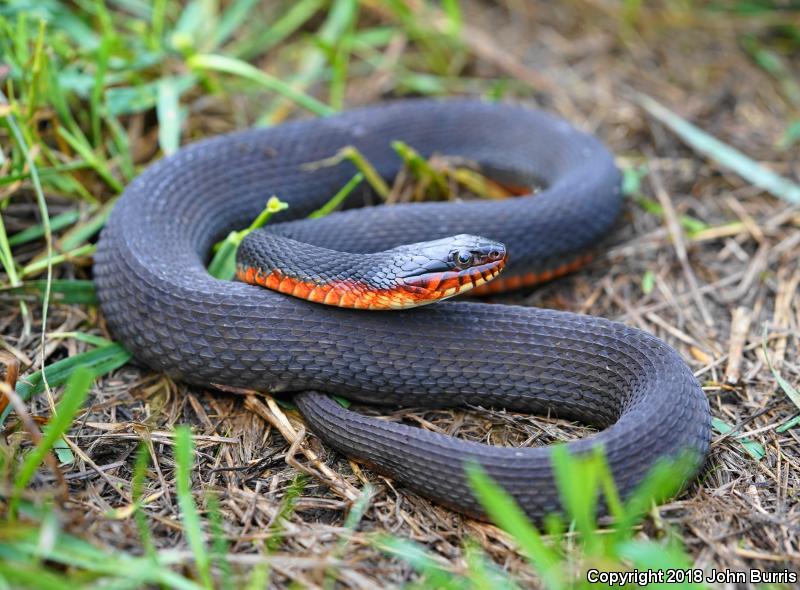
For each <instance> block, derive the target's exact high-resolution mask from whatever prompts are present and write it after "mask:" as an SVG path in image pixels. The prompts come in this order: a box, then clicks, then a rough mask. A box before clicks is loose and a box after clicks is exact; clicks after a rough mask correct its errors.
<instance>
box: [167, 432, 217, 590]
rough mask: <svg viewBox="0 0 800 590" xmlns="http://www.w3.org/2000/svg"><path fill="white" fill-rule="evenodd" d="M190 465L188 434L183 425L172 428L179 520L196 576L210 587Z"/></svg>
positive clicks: (211, 585)
mask: <svg viewBox="0 0 800 590" xmlns="http://www.w3.org/2000/svg"><path fill="white" fill-rule="evenodd" d="M193 463H194V444H193V442H192V433H191V432H190V430H189V428H188V427H187V426H179V427H178V428H176V429H175V466H176V470H175V486H176V488H177V494H178V506H180V509H181V520H183V528H184V531H185V533H186V538H187V540H188V542H189V547H190V548H191V550H192V554H193V555H194V561H195V565H196V566H197V573H198V575H199V576H200V581H201V582H202V584H203V586H204V587H205V588H212V587H213V584H212V580H211V560H210V559H209V553H208V547H207V546H206V542H205V539H204V535H203V529H202V527H201V525H200V514H199V513H198V512H197V506H195V503H194V498H193V497H192V483H191V473H192V465H193Z"/></svg>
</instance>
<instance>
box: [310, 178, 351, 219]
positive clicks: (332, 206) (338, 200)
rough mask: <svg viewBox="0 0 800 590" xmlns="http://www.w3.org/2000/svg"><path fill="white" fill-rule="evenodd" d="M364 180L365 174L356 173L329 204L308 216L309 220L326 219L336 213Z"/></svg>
mask: <svg viewBox="0 0 800 590" xmlns="http://www.w3.org/2000/svg"><path fill="white" fill-rule="evenodd" d="M362 180H364V174H362V173H361V172H358V173H356V175H355V176H353V178H351V179H350V180H348V181H347V184H345V185H344V186H343V187H342V188H341V189H339V192H337V193H336V194H335V195H333V197H331V199H330V200H329V201H328V202H327V203H325V204H324V205H323V206H322V207H320V208H319V209H317V210H316V211H313V212H312V213H311V214H310V215H309V216H308V218H309V219H318V218H320V217H325V216H326V215H329V214H331V213H333V212H334V211H336V209H338V207H339V206H340V205H341V204H342V203H343V202H344V200H345V199H346V198H347V197H348V196H349V195H350V193H352V192H353V190H355V188H356V187H357V186H358V185H359V184H361V181H362Z"/></svg>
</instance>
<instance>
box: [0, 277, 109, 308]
mask: <svg viewBox="0 0 800 590" xmlns="http://www.w3.org/2000/svg"><path fill="white" fill-rule="evenodd" d="M46 293H47V281H46V280H38V281H25V282H24V283H22V284H21V285H17V286H15V287H3V288H0V295H3V294H5V295H9V296H12V297H24V296H28V297H35V298H36V299H38V300H39V301H44V298H45V295H46ZM50 296H51V297H50V302H51V303H63V304H72V303H77V304H82V305H97V293H96V292H95V289H94V281H89V280H77V279H76V280H71V279H56V280H54V281H52V283H51V285H50Z"/></svg>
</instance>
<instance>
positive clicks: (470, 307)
mask: <svg viewBox="0 0 800 590" xmlns="http://www.w3.org/2000/svg"><path fill="white" fill-rule="evenodd" d="M395 141H402V142H405V143H406V144H407V145H408V146H411V147H412V148H413V149H415V150H416V151H417V152H418V153H419V154H420V155H421V156H423V157H426V158H428V157H431V156H433V155H437V154H439V155H447V156H448V157H453V158H458V159H463V160H464V161H469V162H472V163H474V164H475V165H476V166H477V167H478V168H479V170H480V171H481V173H482V174H485V175H486V177H487V178H490V179H492V180H494V181H496V182H498V183H500V184H506V185H508V186H518V187H519V186H522V187H526V188H527V191H526V192H527V194H525V195H520V196H516V197H513V198H507V199H500V200H494V199H468V200H461V201H454V202H448V201H442V202H409V203H398V204H394V205H391V206H390V205H387V204H383V203H381V202H380V199H379V198H377V197H376V195H375V194H374V191H371V190H368V189H366V188H365V189H364V190H356V191H354V192H353V193H351V194H350V195H349V196H348V197H347V198H346V199H345V202H344V203H343V205H342V207H341V208H340V209H339V210H338V211H336V212H333V213H330V214H328V215H325V216H322V217H319V216H316V215H311V214H312V213H314V212H315V211H318V210H319V209H320V207H322V206H323V205H325V204H326V203H328V201H329V200H330V199H331V196H332V195H334V194H336V193H337V191H339V190H340V189H341V188H342V187H343V186H345V185H346V184H347V183H348V182H349V181H350V180H351V179H352V178H353V177H354V175H355V174H356V172H357V169H356V168H355V167H354V165H353V163H352V162H350V161H349V160H346V159H345V160H342V161H339V162H336V161H335V160H333V161H332V160H331V158H335V156H336V155H337V154H340V153H341V150H342V149H343V148H348V149H353V148H354V149H355V150H357V151H358V152H359V153H361V154H362V155H363V156H364V157H365V158H366V159H367V161H368V162H369V163H370V165H371V166H372V167H373V168H374V171H375V173H376V174H378V175H380V176H381V177H382V178H384V179H391V178H393V177H394V176H395V175H396V174H397V173H398V172H399V171H400V170H401V168H402V159H401V158H400V157H399V156H398V153H397V152H396V151H395V150H394V149H393V148H392V143H393V142H395ZM320 162H326V164H325V165H320ZM271 196H277V197H278V198H279V199H281V200H282V201H284V202H285V203H287V204H288V208H287V209H286V210H285V211H281V212H278V213H277V214H276V215H275V216H274V217H273V218H272V219H271V220H270V222H269V223H268V224H267V225H265V226H264V227H263V228H261V229H260V230H258V231H256V232H253V233H252V234H251V235H249V236H248V237H247V238H245V240H244V242H243V243H242V245H241V246H240V253H239V255H238V256H239V258H238V260H239V263H238V276H239V279H243V280H234V281H231V280H221V279H217V278H214V277H212V276H211V275H210V274H209V273H208V271H207V264H208V262H209V260H210V256H211V252H212V248H213V245H214V244H215V243H216V242H218V241H219V240H221V239H223V238H224V237H225V236H226V235H228V234H229V233H230V232H231V231H234V230H238V229H241V228H243V227H247V226H248V225H249V224H250V223H251V222H252V220H253V219H255V218H256V217H257V216H258V215H259V213H261V212H262V210H263V209H264V206H265V203H266V202H267V200H268V199H269V198H270V197H271ZM623 198H624V197H623V195H622V191H621V174H620V172H619V170H618V169H617V167H616V166H615V163H614V158H613V156H612V155H611V153H610V152H609V151H608V150H607V148H606V147H605V146H604V145H603V144H602V143H601V142H600V141H599V140H598V139H597V138H595V137H594V136H592V135H590V134H587V133H584V132H582V131H579V130H578V129H576V128H575V127H574V126H572V125H571V124H569V123H568V122H566V121H565V120H563V119H561V118H559V117H557V116H554V115H551V114H548V113H546V112H543V111H541V110H537V109H534V108H530V107H528V106H525V105H516V104H510V103H503V102H487V101H482V100H475V99H450V100H431V99H406V100H397V101H389V102H386V103H382V104H377V105H372V106H365V107H360V108H355V109H352V110H346V111H343V112H341V113H337V114H335V115H333V116H330V117H324V118H313V119H301V120H294V121H289V122H285V123H282V124H280V125H276V126H274V127H271V128H253V129H248V130H243V131H235V132H230V133H227V134H223V135H219V136H216V137H212V138H209V139H204V140H200V141H197V142H194V143H191V144H190V145H187V146H184V147H182V148H181V149H179V150H177V151H176V152H175V153H174V154H172V155H170V156H168V157H165V158H162V159H160V160H159V161H157V162H155V163H154V164H152V165H150V166H149V167H148V168H147V169H146V170H145V171H144V172H143V173H142V174H140V175H139V176H138V177H137V178H135V179H134V180H133V181H132V182H131V183H130V184H129V185H128V186H127V187H126V189H125V190H124V192H123V194H122V195H121V197H120V198H119V200H118V201H117V202H116V203H115V205H114V207H113V210H112V212H111V214H110V216H109V219H108V221H107V223H106V225H105V227H104V229H103V231H102V233H101V236H100V238H99V241H98V245H97V250H96V254H95V261H94V269H93V273H94V281H95V284H96V289H97V295H98V299H99V302H100V307H101V309H102V312H103V314H104V316H105V319H106V322H107V326H108V329H109V330H110V332H111V334H112V335H113V337H114V338H115V339H116V340H117V341H119V342H120V343H121V344H122V345H123V346H124V347H125V348H127V349H128V350H129V351H130V352H131V353H132V355H133V358H134V359H135V360H136V361H137V362H138V363H140V364H142V365H144V366H146V367H149V368H150V369H152V370H155V371H159V372H162V373H165V374H167V375H169V376H170V377H172V378H174V379H175V380H178V381H182V382H185V383H187V384H191V385H196V386H202V387H216V386H219V385H224V386H226V387H232V388H246V389H250V390H257V391H260V392H266V393H269V394H275V395H279V394H286V395H289V396H291V400H292V401H293V402H294V404H295V405H296V407H297V408H298V409H299V411H300V413H301V414H302V417H303V419H304V421H305V423H306V425H307V426H308V427H309V428H310V430H311V432H312V433H313V434H315V435H316V436H318V437H319V438H320V439H321V440H322V441H323V442H324V443H325V444H327V445H329V446H330V447H332V448H333V449H335V450H337V451H339V452H341V453H343V454H344V455H346V456H348V457H350V458H354V459H357V460H360V461H361V462H363V463H364V464H366V465H368V466H371V467H372V468H374V469H375V470H377V471H378V472H380V473H383V474H386V475H388V476H389V477H390V478H392V479H393V480H394V481H396V482H398V483H400V484H402V485H403V486H406V487H407V488H409V489H410V490H412V491H414V492H416V493H418V494H420V495H422V496H425V497H427V498H429V499H431V500H433V501H434V502H437V503H439V504H442V505H444V506H446V507H449V508H451V509H454V510H456V511H459V512H462V513H464V514H467V515H470V516H474V517H477V518H486V517H487V514H486V510H485V508H484V506H483V504H482V503H481V502H480V501H479V499H478V498H477V496H476V494H475V492H474V491H473V487H472V485H471V484H470V479H469V477H468V475H467V473H466V471H465V467H466V466H467V465H469V464H477V465H479V466H480V467H482V468H483V470H484V471H485V472H486V473H487V474H488V475H489V476H490V477H491V478H493V480H494V481H495V482H496V483H497V484H498V485H499V486H501V487H502V488H504V489H505V490H506V492H507V493H508V494H509V495H510V496H511V497H512V498H513V499H514V500H515V501H516V503H517V504H518V505H519V507H520V508H521V509H522V510H523V511H524V512H525V513H526V514H527V515H528V516H529V517H530V518H531V519H534V520H539V521H541V520H542V519H543V518H544V517H545V516H546V515H547V514H551V513H558V512H562V511H563V510H564V505H563V504H562V501H561V494H560V492H559V489H558V485H557V474H556V472H555V467H554V462H553V452H554V451H553V446H552V445H544V446H527V447H526V446H523V447H516V446H500V445H494V444H488V443H483V442H476V441H470V440H463V439H460V438H457V437H452V436H448V435H445V434H443V433H441V432H434V431H431V430H426V429H423V428H419V427H416V426H412V425H410V424H406V423H403V422H395V421H391V420H386V419H381V418H379V417H375V416H371V415H367V414H365V413H363V412H358V411H357V410H356V409H354V408H352V407H348V408H346V407H344V406H343V405H342V404H340V403H339V402H338V401H337V400H336V399H335V398H334V397H333V396H340V397H343V398H345V399H347V400H350V401H353V402H359V403H365V404H372V405H384V406H386V405H388V406H411V407H425V408H453V407H467V408H470V407H475V406H480V407H485V408H495V409H501V410H505V411H513V412H524V413H531V414H538V415H548V416H552V417H557V418H560V419H565V420H573V421H577V422H580V423H585V424H588V425H591V426H594V427H595V428H596V429H597V432H596V433H594V434H592V435H590V436H586V437H584V438H578V439H576V440H572V441H569V442H567V443H564V445H565V446H566V449H567V451H568V453H569V454H571V455H573V456H586V455H587V454H591V453H594V452H597V450H598V449H602V452H603V453H604V455H605V459H606V462H607V465H608V468H609V470H610V472H611V475H612V477H613V479H614V482H615V483H616V487H617V489H618V493H619V494H620V496H621V497H622V498H627V497H629V496H630V494H631V493H632V492H633V491H634V490H635V489H636V487H637V486H639V485H640V484H641V482H642V481H643V480H644V479H645V478H646V477H647V474H648V473H649V472H650V471H651V470H652V468H653V467H654V465H656V464H658V463H659V462H661V461H665V460H669V459H670V458H674V457H677V456H679V455H681V454H684V453H690V454H691V455H692V456H693V457H695V458H696V459H695V460H694V462H693V463H692V468H691V470H690V471H689V472H687V474H686V476H685V477H686V481H687V482H688V481H690V480H691V478H692V476H693V475H695V474H696V473H698V471H699V469H700V467H701V465H702V463H703V460H704V458H705V457H706V455H707V452H708V449H709V444H710V436H711V418H710V411H709V404H708V401H707V399H706V397H705V395H704V393H703V391H702V389H701V387H700V385H699V384H698V382H697V380H696V379H695V377H694V376H693V374H692V372H691V370H690V368H689V367H688V365H687V364H686V363H685V362H684V360H683V359H682V358H681V356H680V354H679V353H678V352H677V351H676V350H674V349H673V348H672V347H670V346H669V345H668V344H667V343H665V342H664V341H662V340H660V339H659V338H657V337H655V336H653V335H651V334H648V333H646V332H644V331H642V330H639V329H636V328H633V327H629V326H627V325H625V324H623V323H620V322H616V321H611V320H608V319H604V318H600V317H594V316H589V315H581V314H576V313H571V312H566V311H557V310H549V309H540V308H533V307H526V306H520V305H510V304H503V303H499V302H486V301H480V300H478V298H471V299H470V300H463V301H459V300H455V301H452V300H448V301H438V302H435V303H432V304H430V305H418V303H425V302H427V301H426V300H427V299H428V298H431V297H433V298H434V299H436V298H447V297H450V296H451V295H454V294H456V292H460V291H461V290H462V287H463V288H464V290H466V289H467V288H469V289H471V290H472V291H473V292H475V293H479V294H480V292H481V290H483V291H484V293H483V294H486V292H495V293H496V292H500V291H504V290H510V289H519V288H522V287H526V286H527V285H532V284H534V283H537V282H542V281H545V280H549V279H552V278H555V277H557V276H560V275H562V274H565V273H567V272H571V271H573V270H575V269H577V268H579V267H580V266H582V265H583V264H585V263H586V260H587V256H591V253H592V252H593V251H594V250H596V248H597V247H598V244H600V243H601V241H602V239H603V238H604V236H606V235H607V234H609V232H611V230H612V229H614V227H615V226H616V225H617V224H618V223H619V218H620V213H621V211H622V209H623ZM360 205H361V206H360ZM409 245H410V246H409ZM501 270H502V272H500V271H501ZM248 279H249V282H246V281H248ZM250 283H255V284H250ZM262 285H266V286H268V287H272V288H267V289H265V288H264V287H263V286H262ZM281 285H282V287H281ZM348 286H349V287H348ZM276 287H280V288H279V289H278V290H275V288H276ZM489 287H491V289H490V288H489ZM353 289H356V291H358V293H357V295H353V294H352V293H353ZM359 290H360V291H359ZM398 294H399V296H398ZM415 299H416V300H417V301H416V303H417V304H415V301H414V300H415ZM326 300H327V301H326ZM325 303H327V305H325ZM359 307H361V308H366V309H359ZM370 308H372V310H371V309H370ZM387 308H388V309H389V310H386V309H387Z"/></svg>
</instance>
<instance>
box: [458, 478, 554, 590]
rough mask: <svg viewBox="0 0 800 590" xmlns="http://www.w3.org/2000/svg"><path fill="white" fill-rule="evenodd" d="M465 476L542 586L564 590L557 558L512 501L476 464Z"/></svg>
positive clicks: (490, 515)
mask: <svg viewBox="0 0 800 590" xmlns="http://www.w3.org/2000/svg"><path fill="white" fill-rule="evenodd" d="M466 473H467V479H468V481H469V483H470V485H471V486H472V489H473V491H474V492H475V496H476V497H477V498H478V500H479V501H480V503H481V505H482V506H483V507H484V509H485V510H486V513H487V514H488V515H489V518H491V519H492V522H494V523H495V524H496V525H497V526H499V527H500V528H501V529H503V530H504V531H506V532H507V533H508V534H510V535H511V536H512V537H514V540H515V541H516V542H517V543H518V544H519V547H520V549H521V550H522V552H523V553H524V554H525V556H526V557H527V558H528V560H529V561H530V563H531V564H532V565H533V566H534V567H535V568H536V570H537V571H538V572H539V573H540V574H541V576H542V579H543V580H544V582H545V585H546V586H547V587H548V588H551V589H553V588H564V587H565V582H564V579H563V572H562V571H560V560H559V557H558V555H557V554H556V552H555V551H554V550H553V549H551V548H550V547H548V546H547V545H546V544H545V542H544V541H543V540H542V536H541V534H540V533H539V531H538V530H536V527H534V526H533V524H532V523H531V522H530V521H529V520H528V518H527V517H526V516H525V513H524V512H522V509H521V508H520V507H519V505H518V504H517V503H516V502H515V501H514V499H513V498H512V497H511V496H510V495H509V494H508V492H506V491H505V490H504V489H503V488H501V487H500V486H499V485H497V484H496V483H495V482H494V481H493V480H492V479H491V478H490V477H489V476H488V475H487V474H486V472H485V471H484V470H483V468H482V467H481V466H480V465H478V464H476V463H470V464H468V465H467V467H466Z"/></svg>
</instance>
